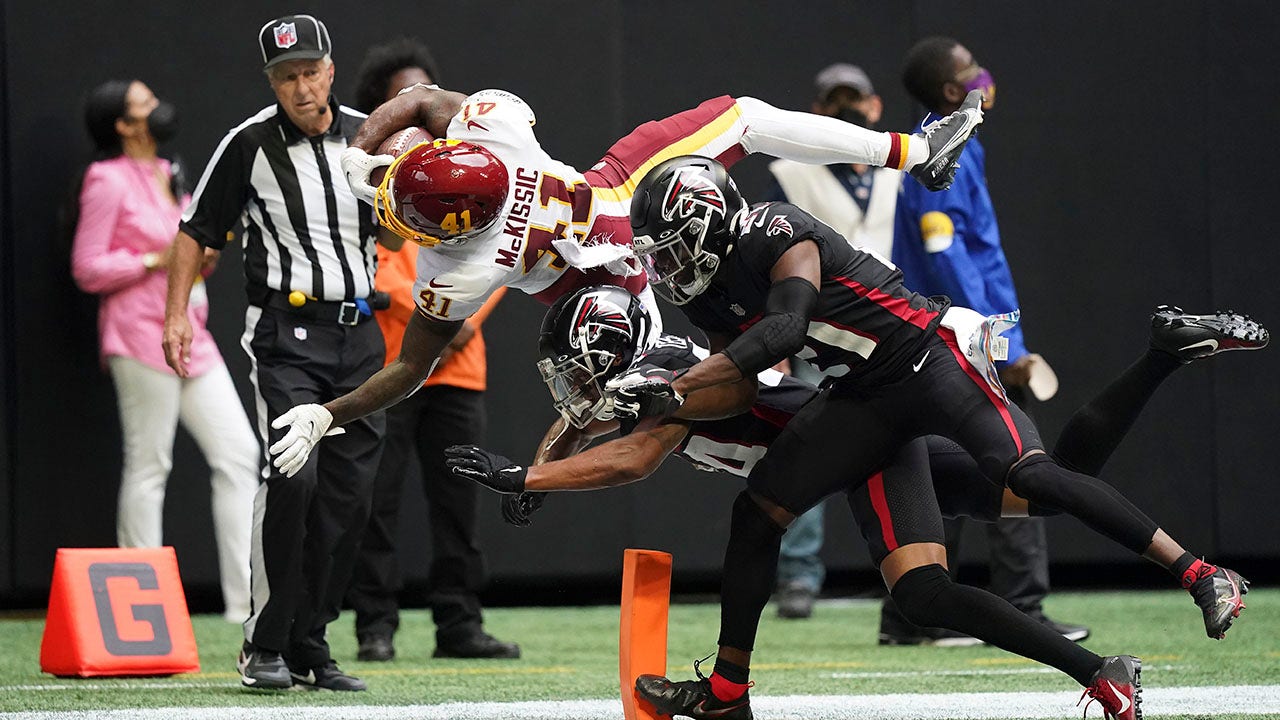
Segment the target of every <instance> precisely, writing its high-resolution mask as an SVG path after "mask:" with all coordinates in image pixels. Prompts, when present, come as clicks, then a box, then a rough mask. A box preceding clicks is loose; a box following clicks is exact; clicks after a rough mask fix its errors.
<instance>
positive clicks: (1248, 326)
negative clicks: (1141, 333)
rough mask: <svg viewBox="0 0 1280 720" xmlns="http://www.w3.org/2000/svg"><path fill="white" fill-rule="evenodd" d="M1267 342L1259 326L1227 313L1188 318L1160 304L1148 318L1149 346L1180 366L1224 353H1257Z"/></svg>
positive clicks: (1234, 314) (1254, 322) (1188, 314)
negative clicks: (1171, 357) (1173, 359)
mask: <svg viewBox="0 0 1280 720" xmlns="http://www.w3.org/2000/svg"><path fill="white" fill-rule="evenodd" d="M1270 340H1271V334H1270V333H1268V332H1267V329H1266V328H1264V327H1262V324H1261V323H1259V322H1257V321H1256V320H1253V319H1252V318H1250V317H1249V316H1248V315H1241V314H1239V313H1235V312H1232V311H1230V310H1227V311H1225V312H1216V313H1213V314H1212V315H1192V314H1190V313H1186V312H1183V310H1182V308H1180V307H1174V306H1172V305H1161V306H1160V307H1158V308H1156V311H1155V312H1154V313H1152V315H1151V347H1153V348H1155V349H1156V350H1160V351H1163V352H1167V353H1169V354H1170V355H1172V356H1174V357H1176V358H1178V359H1179V360H1181V361H1182V362H1184V363H1188V362H1191V361H1192V360H1199V359H1200V358H1207V357H1209V356H1210V355H1217V354H1218V353H1220V352H1226V351H1228V350H1260V349H1262V348H1264V347H1266V346H1267V342H1269V341H1270Z"/></svg>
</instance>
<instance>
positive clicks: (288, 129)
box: [180, 99, 377, 302]
mask: <svg viewBox="0 0 1280 720" xmlns="http://www.w3.org/2000/svg"><path fill="white" fill-rule="evenodd" d="M329 107H330V112H333V113H334V121H333V123H331V124H330V126H329V130H328V131H327V132H325V133H324V135H321V136H317V137H313V138H308V137H307V136H305V135H303V134H302V132H301V131H300V130H298V128H297V126H295V125H294V124H293V123H292V122H290V120H289V117H288V116H287V115H286V114H285V113H284V111H283V110H282V109H281V108H280V106H279V105H272V106H270V107H267V108H264V109H263V110H262V111H261V112H259V113H258V114H256V115H254V116H253V117H251V118H249V119H248V120H246V121H244V122H243V123H241V124H240V125H239V126H238V127H236V128H235V129H233V130H231V132H229V133H227V136H226V137H225V138H223V139H222V142H221V143H219V144H218V148H217V149H216V150H214V152H213V157H212V158H211V159H210V160H209V165H208V166H207V167H206V168H205V171H204V175H203V176H202V177H201V178H200V184H199V185H198V186H196V190H195V195H194V196H193V197H192V199H191V205H190V206H188V207H187V211H186V212H185V213H183V216H182V223H181V225H180V228H181V229H182V230H183V231H184V232H186V233H187V234H188V235H190V236H191V237H193V238H195V239H196V240H197V241H198V242H199V243H200V244H202V245H204V246H205V247H211V248H215V249H222V247H223V246H225V245H226V244H227V241H228V240H229V239H231V237H232V236H233V234H232V230H233V228H234V226H235V223H236V222H237V221H240V222H243V223H244V227H245V234H244V272H245V276H246V277H247V279H248V290H249V298H250V302H255V296H257V297H261V296H263V295H265V293H264V292H263V291H265V290H275V291H278V292H283V293H288V292H291V291H293V290H299V291H301V292H303V293H305V294H306V295H308V296H310V297H313V298H315V299H317V300H354V299H356V298H365V297H368V296H369V295H370V293H371V292H372V290H373V274H374V270H375V268H376V265H377V251H376V250H375V249H374V236H375V233H374V222H373V217H372V209H371V208H370V207H369V206H368V205H365V204H362V203H361V202H360V201H359V200H357V199H356V197H355V196H354V195H352V194H351V189H350V187H348V186H347V181H346V177H345V176H344V175H343V174H342V168H341V166H340V164H339V155H341V153H342V151H343V150H344V149H345V148H346V147H347V143H348V142H349V141H350V140H351V138H353V137H355V134H356V131H357V130H359V128H360V125H361V123H363V122H364V119H365V116H364V115H363V114H361V113H359V112H357V111H355V110H352V109H351V108H348V107H346V106H340V105H338V104H337V102H336V101H334V100H333V99H330V101H329Z"/></svg>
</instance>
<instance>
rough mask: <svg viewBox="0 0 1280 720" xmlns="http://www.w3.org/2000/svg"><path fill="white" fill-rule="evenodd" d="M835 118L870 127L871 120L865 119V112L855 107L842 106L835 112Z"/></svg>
mask: <svg viewBox="0 0 1280 720" xmlns="http://www.w3.org/2000/svg"><path fill="white" fill-rule="evenodd" d="M836 119H837V120H843V121H845V122H847V123H852V124H854V125H861V126H862V127H864V128H868V129H871V126H872V122H871V121H870V120H868V119H867V116H866V113H864V112H862V111H861V110H859V109H857V108H855V107H848V106H845V107H842V108H840V112H838V113H836Z"/></svg>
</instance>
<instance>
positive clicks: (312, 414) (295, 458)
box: [267, 312, 463, 477]
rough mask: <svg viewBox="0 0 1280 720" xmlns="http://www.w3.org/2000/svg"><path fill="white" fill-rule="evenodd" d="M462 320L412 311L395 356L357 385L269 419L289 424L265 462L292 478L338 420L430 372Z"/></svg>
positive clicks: (397, 395)
mask: <svg viewBox="0 0 1280 720" xmlns="http://www.w3.org/2000/svg"><path fill="white" fill-rule="evenodd" d="M462 323H463V321H462V320H457V321H452V322H446V321H444V320H434V319H431V318H428V317H426V316H424V315H423V314H422V313H420V312H418V313H414V314H413V316H412V317H411V318H410V319H409V325H408V327H406V328H405V331H404V342H403V344H402V345H401V347H400V356H399V357H398V358H396V359H395V360H393V361H392V362H391V363H389V364H388V365H387V366H386V367H384V368H383V369H381V370H379V371H378V372H376V373H374V375H373V377H371V378H369V379H368V380H365V381H364V383H363V384H362V385H360V387H358V388H356V389H355V390H352V391H351V392H349V393H347V394H346V395H343V396H342V397H340V398H338V399H336V400H331V401H330V402H328V403H325V404H324V405H316V404H313V403H309V404H306V405H297V406H295V407H293V408H290V409H289V410H288V411H286V412H285V413H283V414H282V415H280V417H277V418H276V419H275V420H273V421H271V427H273V428H276V429H277V430H279V429H283V428H286V427H287V428H289V429H288V431H287V432H285V434H284V437H282V438H280V439H279V440H277V441H276V442H275V443H274V444H273V445H272V446H271V447H269V448H267V452H268V453H269V454H270V455H271V457H272V460H271V463H272V464H273V465H275V466H276V467H277V468H279V470H280V471H281V472H283V473H284V474H285V476H287V477H293V476H294V475H295V474H297V472H298V471H299V470H301V469H302V467H303V466H304V465H306V464H307V458H309V457H310V456H311V449H312V448H314V447H315V445H316V443H318V442H320V438H322V437H324V436H325V435H336V434H338V433H341V432H342V429H341V426H342V425H343V424H345V423H349V422H351V421H352V420H355V419H357V418H362V417H364V416H365V415H368V414H370V413H374V412H377V411H378V410H382V409H383V408H386V407H389V406H391V405H394V404H396V403H398V402H400V401H401V400H403V399H404V398H405V397H407V396H408V395H409V393H411V392H413V391H414V390H416V389H417V388H418V387H419V386H421V385H422V382H423V381H424V380H426V379H427V376H428V375H430V374H431V370H432V368H434V367H435V364H436V361H437V359H438V358H439V357H440V353H441V351H443V350H444V348H445V346H446V345H448V344H449V341H450V340H452V339H453V337H454V335H457V334H458V328H460V327H461V326H462ZM330 428H336V429H334V430H330Z"/></svg>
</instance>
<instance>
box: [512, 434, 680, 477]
mask: <svg viewBox="0 0 1280 720" xmlns="http://www.w3.org/2000/svg"><path fill="white" fill-rule="evenodd" d="M650 425H651V426H650V427H648V428H647V429H639V428H638V429H636V430H635V431H634V432H632V433H631V434H630V435H627V436H625V437H620V438H616V439H614V440H610V441H609V442H607V443H602V444H600V445H597V446H595V447H593V448H590V449H588V450H586V451H584V452H582V453H579V454H577V455H574V456H572V457H568V458H565V459H563V460H556V461H554V462H550V463H546V464H544V465H535V466H534V467H531V468H529V474H528V475H527V476H526V477H525V485H524V486H525V489H526V490H527V491H529V492H552V491H562V490H597V489H600V488H607V487H617V486H619V485H626V484H628V483H633V482H636V481H638V480H643V479H645V478H647V477H649V476H650V475H652V474H653V472H654V471H655V470H657V469H658V466H660V465H661V464H662V461H663V460H665V459H666V458H667V456H668V455H670V454H671V453H672V452H674V451H675V449H676V448H678V447H680V443H681V442H684V439H685V437H686V436H687V435H688V434H689V425H688V424H687V423H684V422H679V421H663V422H657V421H651V422H650Z"/></svg>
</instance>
